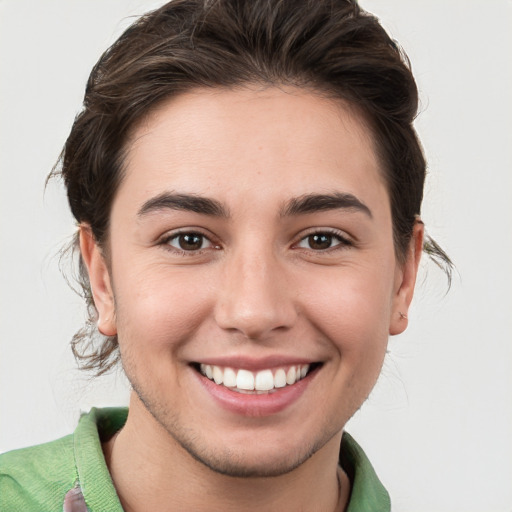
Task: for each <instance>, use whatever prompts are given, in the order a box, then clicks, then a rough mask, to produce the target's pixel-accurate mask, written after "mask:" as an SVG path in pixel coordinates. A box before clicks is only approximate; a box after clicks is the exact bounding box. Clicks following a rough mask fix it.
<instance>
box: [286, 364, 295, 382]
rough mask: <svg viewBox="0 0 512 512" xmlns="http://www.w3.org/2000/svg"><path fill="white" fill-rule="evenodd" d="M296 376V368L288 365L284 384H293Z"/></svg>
mask: <svg viewBox="0 0 512 512" xmlns="http://www.w3.org/2000/svg"><path fill="white" fill-rule="evenodd" d="M296 377H297V370H296V369H295V366H290V369H289V370H288V373H287V374H286V384H288V385H289V386H291V385H292V384H295V382H296V381H295V378H296Z"/></svg>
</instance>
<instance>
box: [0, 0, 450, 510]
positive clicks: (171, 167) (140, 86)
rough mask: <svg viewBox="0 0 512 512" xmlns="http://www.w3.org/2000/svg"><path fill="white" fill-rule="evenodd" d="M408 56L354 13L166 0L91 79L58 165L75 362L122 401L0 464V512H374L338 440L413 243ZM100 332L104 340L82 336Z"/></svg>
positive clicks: (407, 274)
mask: <svg viewBox="0 0 512 512" xmlns="http://www.w3.org/2000/svg"><path fill="white" fill-rule="evenodd" d="M416 111H417V90H416V86H415V82H414V79H413V76H412V74H411V72H410V69H409V67H408V64H407V59H406V58H405V56H404V55H403V53H402V52H401V50H400V48H399V47H398V46H397V45H396V43H394V42H393V41H392V40H391V39H390V38H389V37H388V35H387V34H386V33H385V31H384V30H383V29H382V27H381V26H380V25H379V23H378V21H377V20H376V19H375V18H374V17H373V16H371V15H370V14H368V13H366V12H364V11H362V10H361V9H360V8H359V6H358V5H357V4H356V3H355V2H353V1H348V0H315V1H307V0H304V1H297V0H293V1H291V0H290V1H275V2H273V1H268V0H252V1H250V2H244V1H236V0H218V1H212V2H209V1H204V0H175V1H173V2H170V3H169V4H167V5H165V6H163V7H161V8H160V9H158V10H156V11H154V12H151V13H149V14H148V15H146V16H144V17H142V18H141V19H140V20H138V21H137V22H136V23H135V24H134V25H133V26H132V27H130V28H129V29H128V30H127V31H126V32H125V33H124V34H123V35H122V36H121V37H120V38H119V40H118V41H117V42H116V43H115V44H114V45H113V46H112V47H111V48H110V49H109V50H108V51H107V52H106V53H105V54H104V55H103V56H102V57H101V59H100V60H99V62H98V63H97V65H96V66H95V68H94V69H93V71H92V73H91V76H90V78H89V81H88V84H87V90H86V95H85V99H84V108H83V110H82V112H81V113H80V114H79V115H78V116H77V118H76V120H75V123H74V125H73V127H72V130H71V133H70V135H69V138H68V140H67V142H66V145H65V148H64V150H63V153H62V157H61V169H60V172H61V174H62V177H63V179H64V182H65V185H66V187H67V192H68V198H69V204H70V207H71V210H72V213H73V215H74V216H75V218H76V220H77V222H78V224H79V229H78V232H77V235H76V244H77V246H79V247H80V253H81V258H80V271H81V279H82V286H83V288H84V292H85V296H86V298H87V301H88V308H89V313H90V317H89V322H88V324H87V326H86V327H85V328H84V329H82V330H81V331H79V332H78V333H77V335H76V336H75V338H74V340H73V350H74V352H75V354H76V356H77V357H78V359H79V360H80V361H81V363H82V365H83V366H84V367H85V368H87V369H94V370H96V371H97V372H98V373H102V372H105V371H107V370H109V369H110V368H111V367H112V366H113V365H115V364H117V362H118V361H120V363H121V364H122V366H123V369H124V372H125V373H126V375H127V377H128V379H129V381H130V384H131V386H132V389H133V391H132V393H131V400H130V407H129V411H127V410H117V409H116V410H94V409H93V410H92V411H91V412H90V413H89V414H87V415H84V416H83V417H82V418H81V420H80V423H79V425H78V427H77V430H76V431H75V433H74V434H73V435H70V436H68V437H65V438H63V439H60V440H57V441H54V442H52V443H48V444H45V445H40V446H37V447H33V448H27V449H23V450H19V451H16V452H11V453H8V454H5V455H3V456H2V457H1V458H0V505H1V506H0V508H1V509H2V510H61V509H62V508H63V507H64V510H65V511H75V510H91V511H96V510H98V511H100V510H109V511H114V510H126V511H144V510H176V511H183V510H190V511H202V510H244V511H250V510H262V509H264V510H276V511H277V510H279V511H286V510H290V511H291V510H305V511H335V510H336V511H340V510H348V511H351V512H354V511H364V510H372V511H377V510H379V511H380V510H382V511H385V510H389V509H390V500H389V496H388V494H387V492H386V490H385V489H384V487H383V486H382V484H381V483H380V482H379V480H378V478H377V476H376V475H375V472H374V471H373V469H372V467H371V465H370V462H369V461H368V459H367V458H366V456H365V454H364V452H363V450H362V449H361V448H360V447H359V446H358V445H357V443H356V442H355V441H354V440H353V439H352V438H350V436H348V434H346V433H344V426H345V424H346V422H347V421H348V419H349V418H350V417H351V416H352V415H353V414H354V412H355V411H356V410H357V409H358V408H359V407H360V406H361V404H362V403H363V401H364V400H365V399H366V397H367V396H368V394H369V393H370V391H371V389H372V388H373V386H374V384H375V381H376V379H377V377H378V375H379V372H380V369H381V366H382V362H383V359H384V355H385V352H386V347H387V341H388V337H389V335H394V334H398V333H401V332H403V331H404V330H405V329H406V327H407V321H408V318H407V313H408V308H409V305H410V302H411V300H412V296H413V292H414V285H415V279H416V273H417V269H418V264H419V260H420V256H421V253H422V249H423V248H424V247H427V248H428V249H430V251H431V252H432V251H433V252H434V253H436V254H437V256H440V257H444V254H443V253H442V251H440V250H439V249H438V248H437V247H436V245H435V244H434V243H433V242H432V241H427V242H426V241H425V240H424V231H423V223H422V221H421V219H420V210H421V201H422V194H423V184H424V179H425V161H424V158H423V154H422V150H421V146H420V144H419V142H418V139H417V137H416V133H415V131H414V128H413V126H412V122H413V119H414V117H415V115H416ZM94 339H96V342H92V340H94Z"/></svg>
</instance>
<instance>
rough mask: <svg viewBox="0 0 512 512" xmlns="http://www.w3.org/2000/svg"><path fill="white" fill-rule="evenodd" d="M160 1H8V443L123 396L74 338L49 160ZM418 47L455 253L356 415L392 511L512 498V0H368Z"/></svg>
mask: <svg viewBox="0 0 512 512" xmlns="http://www.w3.org/2000/svg"><path fill="white" fill-rule="evenodd" d="M160 3H161V2H155V1H142V0H138V1H135V0H115V1H114V0H108V1H106V0H73V1H64V0H53V1H49V0H45V1H37V2H36V1H29V0H10V1H9V0H3V1H0V165H1V172H0V249H1V251H0V452H1V451H6V450H9V449H12V448H16V447H21V446H26V445H31V444H35V443H39V442H44V441H48V440H51V439H54V438H56V437H59V436H62V435H64V434H67V433H69V432H71V431H72V430H73V429H74V426H75V424H76V421H77V418H78V414H79V411H80V409H82V410H84V409H88V408H89V407H90V406H91V405H99V406H102V405H113V404H124V403H126V400H127V389H126V386H125V383H124V380H123V377H122V376H121V375H120V374H119V373H117V374H115V375H114V376H111V377H109V378H106V379H100V380H96V381H89V380H88V379H87V377H85V376H84V375H81V374H80V373H79V372H77V371H76V370H75V369H74V366H75V365H74V361H73V359H72V357H71V355H70V350H69V347H68V342H69V340H70V339H71V336H72V334H73V333H74V331H75V330H76V329H77V328H78V327H79V326H80V325H81V324H82V322H83V319H84V311H83V307H82V303H81V300H80V299H79V298H78V297H77V296H75V295H74V294H73V293H72V292H71V291H70V290H69V288H68V286H67V285H66V283H65V281H64V280H63V278H62V277H61V275H60V273H59V270H58V251H59V248H60V247H61V246H62V245H63V244H64V243H65V242H66V241H67V240H68V238H69V236H70V235H71V234H72V233H73V231H74V224H73V221H72V219H71V216H70V214H69V213H68V211H67V205H66V200H65V197H64V192H63V189H62V186H61V185H59V184H58V183H51V184H50V185H49V186H48V188H47V190H46V193H44V192H43V189H44V181H45V177H46V175H47V173H48V172H49V170H50V169H51V167H52V165H53V163H54V162H55V160H56V159H57V156H58V154H59V151H60V149H61V147H62V145H63V143H64V141H65V138H66V136H67V134H68V131H69V129H70V127H71V123H72V121H73V118H74V116H75V114H76V113H77V112H78V110H79V108H80V104H81V99H82V95H83V90H84V85H85V81H86V79H87V76H88V73H89V71H90V69H91V67H92V65H93V64H94V63H95V62H96V60H97V58H98V57H99V55H100V53H101V52H102V51H103V50H104V49H106V47H107V46H108V45H109V44H110V43H112V42H113V41H114V40H115V38H116V37H117V36H118V35H119V34H120V32H121V31H122V30H123V29H124V28H125V27H126V26H127V25H128V24H129V23H130V21H131V20H130V18H128V16H131V15H135V14H141V13H143V12H145V11H146V10H148V9H150V8H153V7H156V6H157V5H159V4H160ZM362 4H363V6H364V7H366V8H367V9H368V10H370V11H371V12H374V13H375V14H377V15H378V16H379V17H380V18H381V19H382V22H383V23H384V25H385V27H386V28H387V29H388V30H389V31H390V33H391V35H392V36H393V37H395V38H396V39H397V40H399V41H400V43H401V44H402V45H403V46H404V47H405V49H406V51H407V53H408V54H409V56H410V58H411V61H412V63H413V70H414V72H415V75H416V78H417V80H418V84H419V87H420V91H421V100H422V114H421V115H420V117H419V119H418V123H417V128H418V131H419V133H420V136H421V138H422V141H423V144H424V146H425V151H426V155H427V158H428V160H429V172H430V174H429V178H428V182H427V186H426V197H425V205H424V211H423V217H424V220H425V223H426V225H427V228H428V230H429V232H430V234H432V235H433V236H435V238H436V239H437V240H438V242H440V243H441V245H443V246H444V247H445V249H446V250H447V251H448V252H449V254H450V255H451V256H452V258H453V260H454V261H455V263H456V265H457V269H458V274H457V275H456V277H455V280H454V284H453V287H452V290H451V291H450V292H449V293H448V294H447V295H445V291H446V285H445V281H444V279H443V276H442V274H441V273H440V272H439V271H438V270H436V268H435V267H434V266H433V265H431V264H430V265H429V264H426V263H424V264H423V268H422V274H421V276H420V282H419V285H418V289H417V296H416V298H415V303H414V306H413V308H412V311H411V314H410V319H411V321H410V328H409V330H408V331H407V332H406V333H405V334H404V335H402V336H399V337H397V338H392V339H391V340H390V345H389V356H388V358H387V361H386V363H385V366H384V370H383V374H382V376H381V379H380V381H379V384H378V386H377V388H376V390H375V392H374V393H373V394H372V396H371V397H370V399H369V400H368V402H367V403H366V404H365V405H364V406H363V408H362V410H361V411H360V412H359V413H358V414H357V415H356V416H355V417H354V418H353V420H352V421H351V422H350V424H349V425H348V427H347V430H348V431H349V432H351V433H352V434H353V435H355V437H356V438H357V439H358V441H359V442H360V443H361V444H362V446H363V447H364V448H365V450H366V452H367V453H368V454H369V457H370V460H371V461H372V462H373V464H374V466H375V467H376V469H377V472H378V474H379V476H380V477H381V479H382V480H383V481H384V483H385V484H386V486H387V488H388V489H389V491H390V493H391V496H392V499H393V510H395V511H404V512H405V511H408V512H415V511H425V512H440V511H446V512H457V511H464V512H471V511H475V512H476V511H478V512H498V511H500V512H501V511H504V512H510V511H512V371H511V370H512V337H511V332H512V263H511V262H512V211H511V210H512V209H511V207H510V201H511V199H512V178H511V176H512V165H511V164H512V162H511V160H512V158H511V154H512V149H511V148H512V127H511V119H512V101H511V91H512V66H511V61H512V59H511V52H510V48H512V30H511V29H512V2H511V1H510V0H479V1H476V0H460V1H455V0H446V1H441V0H421V1H418V0H416V1H414V2H413V1H406V0H367V1H364V0H363V1H362Z"/></svg>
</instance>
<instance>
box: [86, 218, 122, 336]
mask: <svg viewBox="0 0 512 512" xmlns="http://www.w3.org/2000/svg"><path fill="white" fill-rule="evenodd" d="M80 251H81V254H82V259H83V261H84V263H85V266H86V267H87V271H88V273H89V283H90V285H91V291H92V297H93V300H94V305H95V306H96V310H97V311H98V330H99V331H100V332H101V334H103V335H105V336H114V335H115V334H117V327H116V322H115V303H114V294H113V292H112V283H111V279H110V274H109V271H108V266H107V263H106V261H105V257H104V256H103V252H102V251H101V248H100V247H99V246H98V244H97V242H96V239H95V238H94V235H93V233H92V230H91V227H90V226H89V225H88V224H81V225H80Z"/></svg>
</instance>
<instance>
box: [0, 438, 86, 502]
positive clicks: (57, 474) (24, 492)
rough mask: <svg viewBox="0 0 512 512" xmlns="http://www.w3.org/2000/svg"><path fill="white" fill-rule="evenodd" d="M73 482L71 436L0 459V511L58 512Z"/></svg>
mask: <svg viewBox="0 0 512 512" xmlns="http://www.w3.org/2000/svg"><path fill="white" fill-rule="evenodd" d="M76 479H77V474H76V469H75V461H74V454H73V436H72V435H69V436H66V437H63V438H61V439H57V440H56V441H52V442H50V443H45V444H41V445H38V446H32V447H30V448H22V449H20V450H14V451H11V452H8V453H5V454H3V455H0V510H2V512H10V511H18V510H24V511H30V510H62V503H63V501H64V496H65V495H66V493H67V492H68V491H69V489H71V488H72V487H73V486H74V483H75V481H76Z"/></svg>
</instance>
